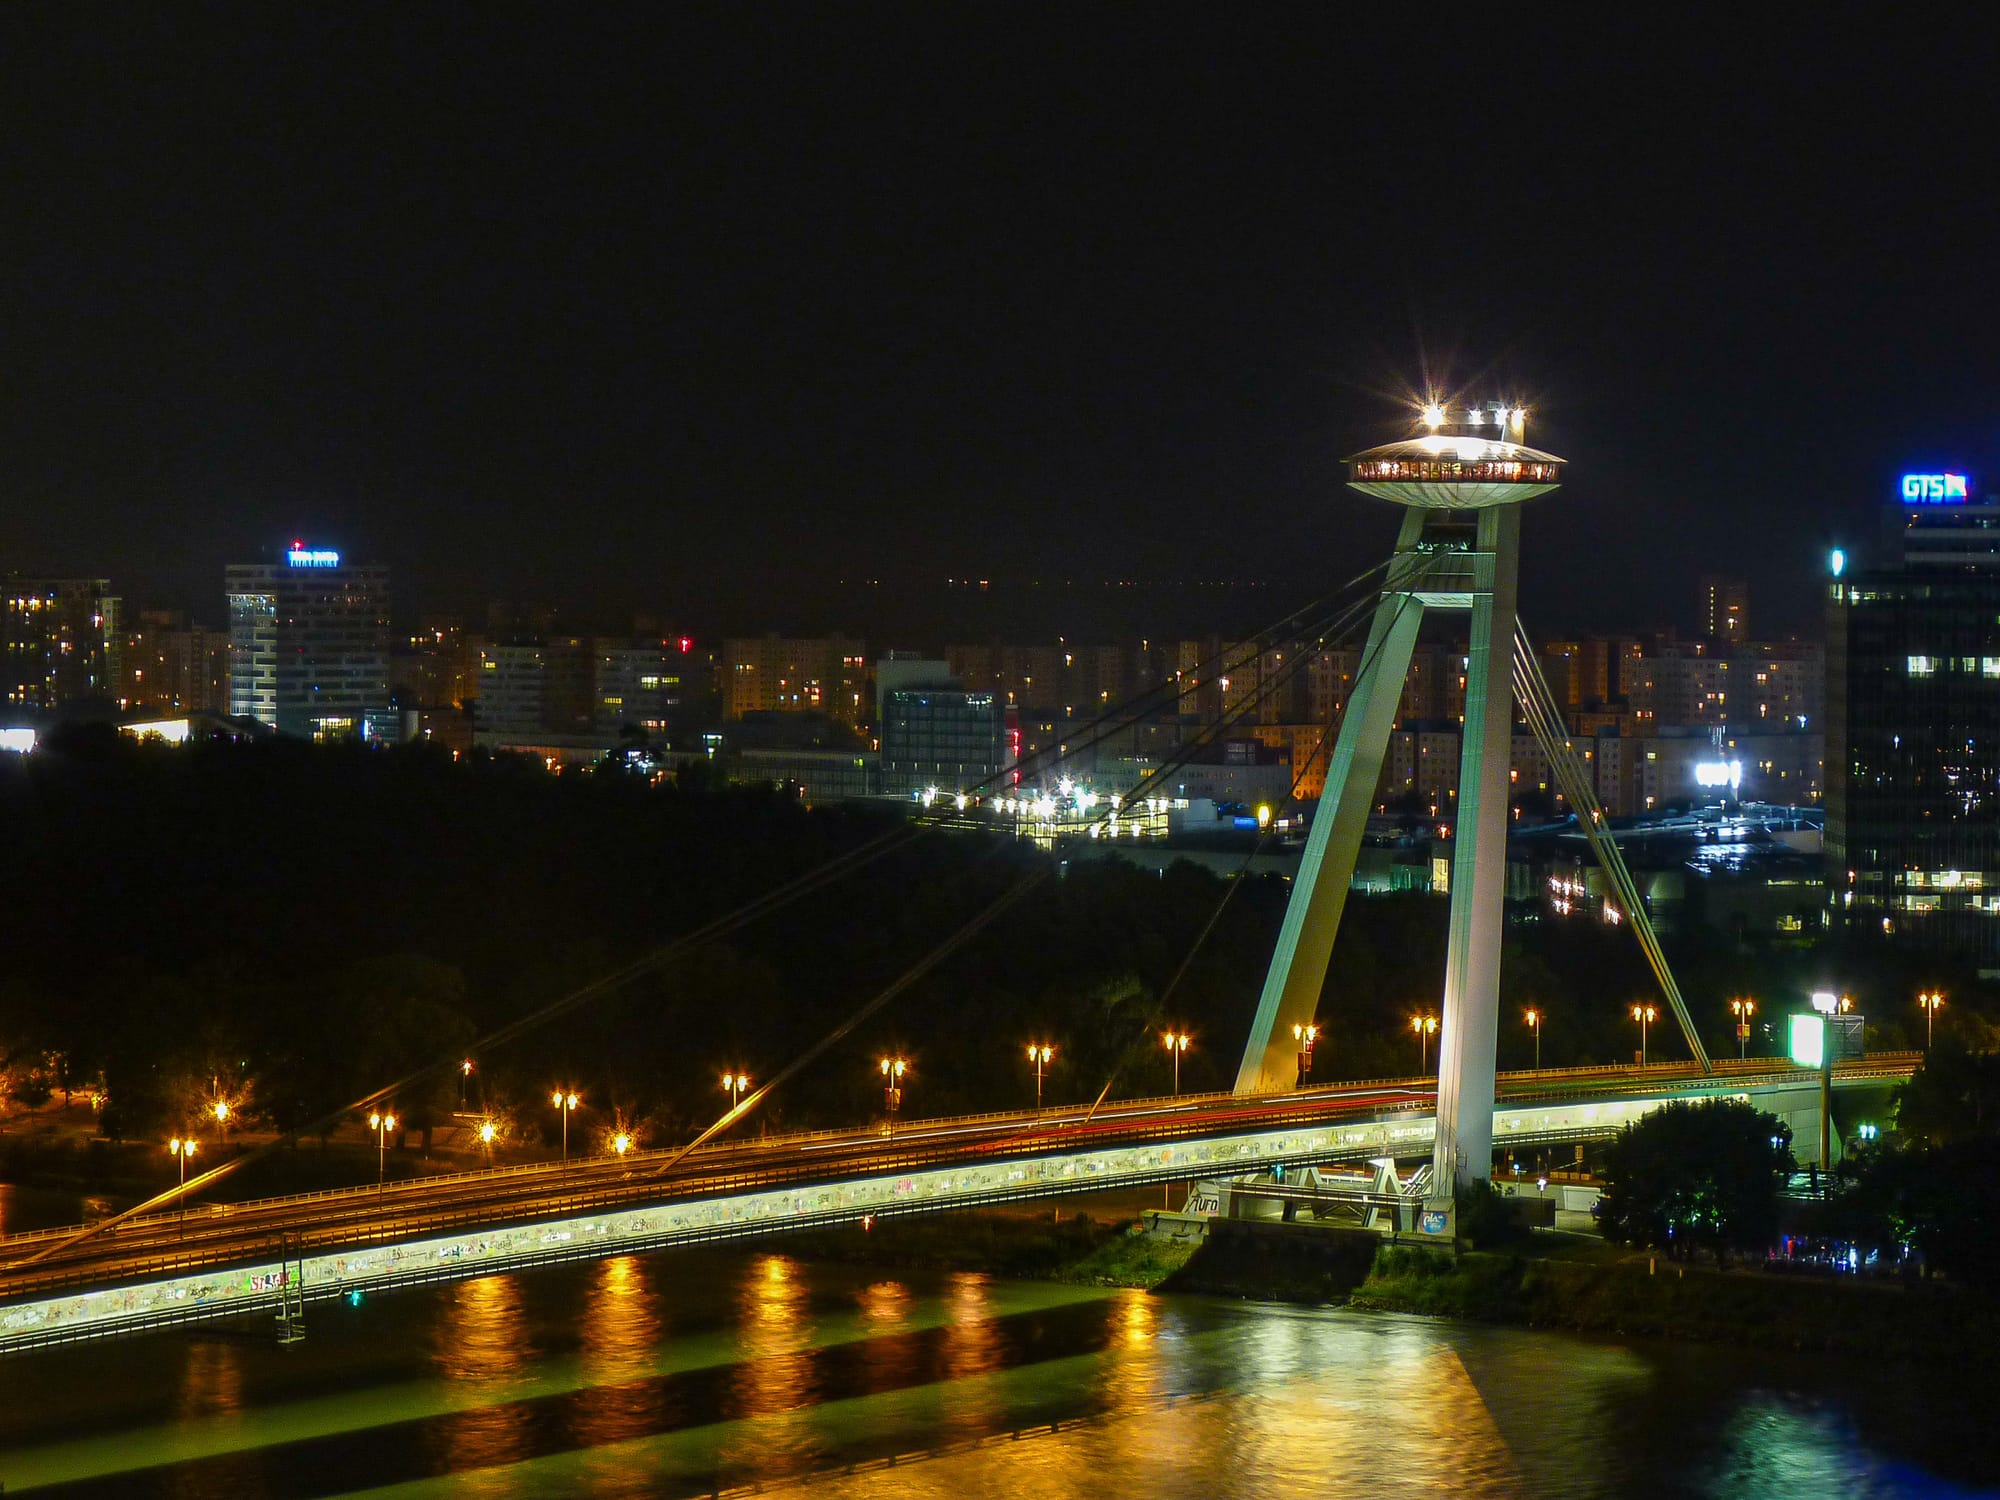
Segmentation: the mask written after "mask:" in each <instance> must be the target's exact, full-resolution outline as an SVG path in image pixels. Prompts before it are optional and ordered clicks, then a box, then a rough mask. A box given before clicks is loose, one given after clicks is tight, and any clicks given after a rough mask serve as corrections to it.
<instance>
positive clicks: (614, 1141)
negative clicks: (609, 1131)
mask: <svg viewBox="0 0 2000 1500" xmlns="http://www.w3.org/2000/svg"><path fill="white" fill-rule="evenodd" d="M631 1149H632V1136H631V1134H630V1133H629V1132H628V1131H623V1130H621V1131H619V1132H618V1133H617V1134H616V1135H614V1136H612V1137H611V1150H612V1152H613V1154H614V1155H617V1156H623V1155H624V1154H625V1153H626V1152H627V1151H630V1150H631Z"/></svg>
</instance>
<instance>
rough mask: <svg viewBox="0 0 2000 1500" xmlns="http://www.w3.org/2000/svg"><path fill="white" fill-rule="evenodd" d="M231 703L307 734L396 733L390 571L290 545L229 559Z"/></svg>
mask: <svg viewBox="0 0 2000 1500" xmlns="http://www.w3.org/2000/svg"><path fill="white" fill-rule="evenodd" d="M226 587H227V590H228V595H229V711H230V713H231V714H233V715H235V716H236V717H238V718H249V719H256V720H258V721H260V722H262V723H265V724H268V725H270V726H271V727H272V728H274V729H276V730H277V731H278V732H279V733H280V734H288V735H295V736H298V737H300V738H302V739H326V738H334V739H340V738H362V739H391V738H394V737H395V736H396V720H395V716H394V714H393V711H392V710H391V707H390V700H389V651H390V646H391V636H390V628H389V570H388V568H386V567H383V566H379V565H375V564H356V563H347V562H344V561H343V560H342V559H341V557H340V554H339V553H337V552H332V551H327V550H324V549H319V548H307V547H304V546H303V545H301V544H298V543H294V544H293V546H292V547H291V548H290V549H289V550H288V551H287V552H285V553H283V554H281V555H280V557H279V559H278V560H277V561H276V562H260V563H232V564H231V565H230V566H229V569H228V571H227V574H226Z"/></svg>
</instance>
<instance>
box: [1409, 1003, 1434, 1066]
mask: <svg viewBox="0 0 2000 1500" xmlns="http://www.w3.org/2000/svg"><path fill="white" fill-rule="evenodd" d="M1437 1029H1438V1018H1437V1017H1436V1016H1435V1015H1423V1016H1411V1017H1410V1030H1412V1031H1414V1032H1415V1033H1416V1034H1417V1071H1418V1072H1419V1073H1428V1072H1430V1070H1431V1038H1432V1037H1434V1036H1436V1035H1437Z"/></svg>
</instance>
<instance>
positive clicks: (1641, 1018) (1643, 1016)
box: [1632, 1005, 1660, 1068]
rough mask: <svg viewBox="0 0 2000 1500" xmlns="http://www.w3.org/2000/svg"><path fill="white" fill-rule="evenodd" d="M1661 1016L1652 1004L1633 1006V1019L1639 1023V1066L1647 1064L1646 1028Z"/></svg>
mask: <svg viewBox="0 0 2000 1500" xmlns="http://www.w3.org/2000/svg"><path fill="white" fill-rule="evenodd" d="M1659 1018H1660V1013H1659V1012H1658V1011H1657V1010H1655V1009H1653V1007H1652V1006H1650V1005H1635V1006H1633V1007H1632V1019H1633V1020H1635V1021H1637V1022H1638V1023H1639V1066H1640V1067H1642V1068H1643V1067H1645V1066H1646V1028H1647V1027H1648V1026H1650V1025H1652V1023H1653V1022H1655V1021H1657V1020H1658V1019H1659Z"/></svg>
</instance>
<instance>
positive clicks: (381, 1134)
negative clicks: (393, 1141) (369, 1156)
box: [368, 1110, 396, 1193]
mask: <svg viewBox="0 0 2000 1500" xmlns="http://www.w3.org/2000/svg"><path fill="white" fill-rule="evenodd" d="M368 1128H369V1129H370V1130H372V1131H374V1132H375V1191H376V1192H378V1193H379V1192H381V1191H382V1179H383V1178H384V1177H385V1176H386V1175H387V1173H388V1163H389V1132H390V1131H392V1130H394V1129H395V1128H396V1117H395V1116H394V1115H385V1114H383V1113H382V1112H381V1111H380V1110H377V1111H375V1113H373V1114H371V1115H369V1117H368Z"/></svg>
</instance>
